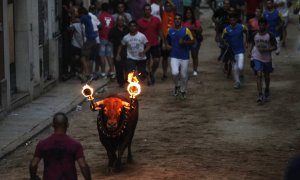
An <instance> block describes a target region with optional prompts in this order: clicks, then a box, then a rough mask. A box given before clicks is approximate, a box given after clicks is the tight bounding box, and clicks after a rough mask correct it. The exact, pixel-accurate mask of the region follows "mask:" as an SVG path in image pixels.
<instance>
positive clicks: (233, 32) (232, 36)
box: [223, 24, 247, 54]
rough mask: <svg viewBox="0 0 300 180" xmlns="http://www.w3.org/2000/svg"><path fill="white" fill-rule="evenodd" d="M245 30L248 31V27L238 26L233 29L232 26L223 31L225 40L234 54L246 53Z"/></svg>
mask: <svg viewBox="0 0 300 180" xmlns="http://www.w3.org/2000/svg"><path fill="white" fill-rule="evenodd" d="M244 30H247V28H246V26H244V25H242V24H236V26H235V27H232V26H231V25H229V26H226V28H225V29H224V31H223V39H225V40H226V41H227V42H228V44H229V46H230V47H231V49H232V51H233V53H234V54H240V53H245V48H244V34H243V31H244Z"/></svg>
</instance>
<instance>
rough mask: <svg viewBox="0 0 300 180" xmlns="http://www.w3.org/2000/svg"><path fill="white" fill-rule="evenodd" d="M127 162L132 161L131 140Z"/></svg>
mask: <svg viewBox="0 0 300 180" xmlns="http://www.w3.org/2000/svg"><path fill="white" fill-rule="evenodd" d="M127 162H128V163H132V162H133V160H132V154H131V141H130V142H129V144H128V154H127Z"/></svg>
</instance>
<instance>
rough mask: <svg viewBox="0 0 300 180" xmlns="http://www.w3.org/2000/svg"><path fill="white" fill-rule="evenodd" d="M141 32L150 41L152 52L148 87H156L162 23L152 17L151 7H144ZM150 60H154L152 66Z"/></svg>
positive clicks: (139, 24)
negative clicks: (155, 76)
mask: <svg viewBox="0 0 300 180" xmlns="http://www.w3.org/2000/svg"><path fill="white" fill-rule="evenodd" d="M137 23H138V26H139V31H140V32H141V33H143V34H144V35H145V36H146V38H147V39H148V41H149V44H150V46H151V48H150V50H149V51H148V53H147V61H148V62H147V64H148V68H149V71H150V72H149V76H148V77H149V79H148V85H149V86H150V85H154V83H155V78H154V74H155V72H156V70H157V68H158V65H159V58H160V56H161V54H160V41H159V40H160V39H159V37H160V38H161V39H162V37H163V36H162V32H161V22H160V20H159V19H158V17H156V16H152V15H151V5H150V4H146V5H145V6H144V17H142V18H140V19H139V20H138V21H137ZM150 58H152V65H151V62H150Z"/></svg>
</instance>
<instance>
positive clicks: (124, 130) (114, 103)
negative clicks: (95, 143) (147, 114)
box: [91, 95, 139, 171]
mask: <svg viewBox="0 0 300 180" xmlns="http://www.w3.org/2000/svg"><path fill="white" fill-rule="evenodd" d="M91 110H94V111H97V110H98V111H99V114H98V117H97V128H98V133H99V139H100V141H101V143H102V145H103V146H104V147H105V149H106V152H107V156H108V159H109V162H108V170H109V171H112V170H113V169H115V170H120V168H121V159H122V155H123V153H124V151H125V149H126V148H128V155H127V162H129V163H130V162H132V154H131V142H132V138H133V136H134V132H135V128H136V125H137V121H138V113H139V109H138V101H137V99H134V100H132V99H130V98H128V97H123V96H121V95H112V96H109V97H107V98H105V99H103V100H101V101H97V102H95V103H91Z"/></svg>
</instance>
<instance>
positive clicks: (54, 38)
mask: <svg viewBox="0 0 300 180" xmlns="http://www.w3.org/2000/svg"><path fill="white" fill-rule="evenodd" d="M70 1H71V0H0V12H1V13H0V118H3V117H4V116H5V114H7V112H9V111H11V110H13V109H14V108H17V107H19V106H21V105H23V104H25V103H28V102H30V101H32V100H33V99H35V98H38V97H39V96H40V95H41V94H42V93H44V92H45V91H47V90H48V89H50V88H52V87H53V86H55V85H56V84H57V83H58V82H59V78H60V76H61V75H62V72H61V71H62V70H61V69H62V67H61V66H62V64H63V53H64V52H63V48H62V47H63V33H62V32H61V27H62V19H63V17H62V14H63V13H62V12H63V4H69V2H70ZM89 3H90V1H89V0H88V1H84V2H83V4H84V6H88V5H89Z"/></svg>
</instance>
